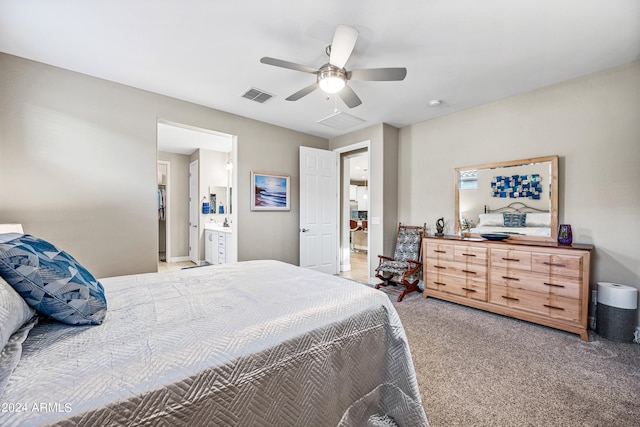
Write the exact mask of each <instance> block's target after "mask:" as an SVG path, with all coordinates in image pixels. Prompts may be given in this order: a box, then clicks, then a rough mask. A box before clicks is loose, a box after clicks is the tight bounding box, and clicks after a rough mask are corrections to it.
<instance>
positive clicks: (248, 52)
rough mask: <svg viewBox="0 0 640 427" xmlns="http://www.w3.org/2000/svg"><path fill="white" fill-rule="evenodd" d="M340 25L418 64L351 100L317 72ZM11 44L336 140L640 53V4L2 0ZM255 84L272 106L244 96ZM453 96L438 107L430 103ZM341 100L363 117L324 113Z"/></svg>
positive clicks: (47, 59) (584, 0) (72, 66)
mask: <svg viewBox="0 0 640 427" xmlns="http://www.w3.org/2000/svg"><path fill="white" fill-rule="evenodd" d="M337 24H346V25H349V26H352V27H354V28H356V29H357V30H358V31H359V38H358V40H357V43H356V46H355V49H354V52H353V54H352V56H351V58H350V59H349V61H348V62H347V65H346V68H347V69H349V70H352V69H358V68H376V67H406V68H407V70H408V72H407V77H406V79H405V80H404V81H402V82H362V81H353V82H350V86H351V87H352V88H353V89H354V90H355V91H356V93H357V94H358V95H359V96H360V98H361V99H362V101H363V104H362V105H360V106H358V107H356V108H353V109H349V108H348V107H346V106H345V105H344V104H343V103H342V101H337V103H336V101H335V99H334V98H333V97H331V98H329V99H327V97H326V96H325V95H323V94H322V93H321V92H320V91H315V92H313V93H311V94H310V95H308V96H306V97H304V98H302V99H301V100H299V101H296V102H290V101H286V100H285V98H286V97H287V96H289V95H291V94H292V93H294V92H296V91H297V90H299V89H301V88H303V87H305V86H307V85H309V84H311V83H313V82H314V79H315V76H314V75H312V74H306V73H302V72H297V71H291V70H287V69H283V68H277V67H273V66H269V65H265V64H261V63H260V62H259V61H260V58H261V57H263V56H271V57H275V58H279V59H284V60H288V61H292V62H297V63H301V64H306V65H309V66H312V67H319V66H321V65H322V64H324V63H325V62H326V60H327V58H326V55H325V47H326V46H327V45H328V44H330V43H331V40H332V38H333V33H334V31H335V27H336V25H337ZM0 51H2V52H6V53H9V54H13V55H17V56H21V57H24V58H28V59H32V60H35V61H40V62H44V63H47V64H51V65H55V66H58V67H62V68H65V69H69V70H73V71H77V72H81V73H85V74H88V75H91V76H96V77H100V78H103V79H107V80H111V81H114V82H118V83H122V84H125V85H129V86H133V87H137V88H141V89H145V90H149V91H152V92H156V93H160V94H164V95H168V96H172V97H175V98H179V99H183V100H186V101H190V102H194V103H196V104H201V105H205V106H208V107H212V108H215V109H219V110H223V111H228V112H231V113H235V114H239V115H242V116H246V117H250V118H253V119H256V120H260V121H264V122H268V123H273V124H276V125H279V126H284V127H287V128H291V129H296V130H299V131H302V132H306V133H309V134H313V135H318V136H321V137H331V136H336V135H339V134H344V133H348V132H351V131H353V130H356V129H359V128H364V127H368V126H371V125H373V124H376V123H381V122H385V123H389V124H391V125H394V126H396V127H404V126H407V125H410V124H413V123H416V122H419V121H423V120H428V119H431V118H434V117H437V116H440V115H444V114H449V113H452V112H455V111H459V110H464V109H468V108H472V107H474V106H478V105H481V104H484V103H487V102H491V101H495V100H498V99H501V98H505V97H508V96H512V95H515V94H519V93H523V92H527V91H530V90H533V89H537V88H540V87H545V86H549V85H552V84H555V83H558V82H561V81H564V80H567V79H571V78H575V77H578V76H582V75H587V74H590V73H593V72H597V71H600V70H604V69H607V68H611V67H615V66H618V65H621V64H625V63H628V62H631V61H634V60H638V59H640V0H613V1H612V0H563V1H560V2H559V1H557V0H526V1H509V0H484V1H478V0H457V1H456V0H449V1H445V0H430V1H425V0H397V1H388V0H359V1H331V0H327V1H324V2H307V1H300V0H271V1H263V0H246V1H235V2H233V1H230V2H220V1H203V0H156V1H141V0H103V1H99V0H93V1H87V0H0ZM250 87H256V88H259V89H262V90H264V91H266V92H269V93H272V94H274V95H276V97H275V98H273V99H272V100H270V101H268V102H267V103H265V104H259V103H255V102H252V101H249V100H246V99H244V98H242V97H241V96H240V95H241V94H242V93H244V92H245V91H246V90H247V89H249V88H250ZM433 99H440V100H442V104H441V106H440V107H437V108H432V107H429V101H431V100H433ZM336 105H337V107H338V110H341V111H345V112H348V113H349V114H351V115H353V116H356V117H358V118H361V119H364V120H365V122H364V123H362V124H360V125H357V126H354V127H351V128H348V129H344V130H335V129H332V128H329V127H326V126H323V125H320V124H317V123H316V122H317V121H318V120H320V119H322V118H325V117H327V116H329V115H331V114H332V113H334V109H335V106H336Z"/></svg>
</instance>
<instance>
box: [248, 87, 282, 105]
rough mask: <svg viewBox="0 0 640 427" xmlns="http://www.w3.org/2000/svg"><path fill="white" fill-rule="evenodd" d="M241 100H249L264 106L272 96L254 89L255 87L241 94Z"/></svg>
mask: <svg viewBox="0 0 640 427" xmlns="http://www.w3.org/2000/svg"><path fill="white" fill-rule="evenodd" d="M242 97H243V98H246V99H249V100H251V101H255V102H259V103H260V104H264V103H265V102H267V101H268V100H270V99H271V98H273V97H274V95H272V94H270V93H268V92H265V91H263V90H260V89H256V88H255V87H252V88H250V89H249V90H247V91H246V92H245V93H243V94H242Z"/></svg>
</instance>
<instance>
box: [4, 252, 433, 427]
mask: <svg viewBox="0 0 640 427" xmlns="http://www.w3.org/2000/svg"><path fill="white" fill-rule="evenodd" d="M101 282H102V284H103V285H104V288H105V292H106V296H107V301H108V304H109V310H108V313H107V317H106V319H105V321H104V323H103V324H102V325H100V326H86V327H78V326H68V325H63V324H60V323H57V322H53V321H44V322H41V323H40V324H39V325H37V326H36V327H35V328H34V329H33V330H32V331H31V333H30V334H29V337H28V338H27V340H26V341H25V343H24V347H23V355H22V359H21V361H20V364H19V365H18V366H17V368H16V369H15V371H14V373H13V375H12V376H11V378H10V380H9V383H8V384H7V387H6V389H5V392H4V394H3V395H2V396H0V402H14V403H19V404H20V405H22V404H24V407H23V408H22V407H21V408H22V409H24V410H16V407H15V406H14V410H13V411H11V412H7V413H3V414H1V417H2V422H1V424H2V425H3V426H31V425H45V424H46V425H48V424H57V425H83V426H104V425H128V426H130V425H159V424H160V425H171V426H177V425H188V426H193V425H215V426H221V425H225V426H236V425H237V426H240V425H267V426H269V425H273V426H275V425H277V426H287V425H291V426H302V425H304V426H323V425H327V426H335V425H365V424H366V422H367V421H366V420H369V419H373V418H371V417H378V418H377V419H379V418H380V417H382V418H384V419H387V420H390V419H393V420H394V422H395V424H397V425H407V426H421V425H427V420H426V416H425V414H424V410H423V408H422V405H421V402H420V395H419V391H418V386H417V382H416V378H415V372H414V368H413V364H412V361H411V356H410V353H409V348H408V344H407V341H406V337H405V333H404V329H403V328H402V325H401V323H400V320H399V318H398V316H397V313H396V311H395V309H394V307H393V305H392V304H391V303H390V302H389V299H388V297H387V296H386V295H385V294H383V293H381V292H379V291H376V290H374V289H371V288H369V287H367V286H365V285H362V284H358V283H355V282H351V281H349V280H346V279H342V278H339V277H336V276H330V275H326V274H322V273H317V272H314V271H311V270H307V269H302V268H299V267H295V266H292V265H289V264H285V263H281V262H276V261H250V262H243V263H235V264H224V265H218V266H211V267H201V268H194V269H189V270H182V271H179V272H173V273H155V274H143V275H134V276H122V277H114V278H108V279H102V280H101ZM34 405H35V406H34ZM43 405H44V406H43ZM35 408H38V409H41V410H36V409H35ZM340 423H343V424H340ZM388 425H394V424H388Z"/></svg>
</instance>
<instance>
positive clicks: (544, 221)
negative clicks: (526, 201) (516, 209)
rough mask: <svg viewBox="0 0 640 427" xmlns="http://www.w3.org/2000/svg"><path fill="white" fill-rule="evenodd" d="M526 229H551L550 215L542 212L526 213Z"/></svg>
mask: <svg viewBox="0 0 640 427" xmlns="http://www.w3.org/2000/svg"><path fill="white" fill-rule="evenodd" d="M525 226H526V227H551V214H549V213H547V212H544V213H538V212H533V213H531V212H527V218H526V220H525Z"/></svg>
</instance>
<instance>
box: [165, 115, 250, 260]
mask: <svg viewBox="0 0 640 427" xmlns="http://www.w3.org/2000/svg"><path fill="white" fill-rule="evenodd" d="M157 130H158V133H157V142H158V221H159V227H158V270H159V271H167V270H172V269H180V268H183V267H185V266H192V265H201V264H204V263H205V262H206V261H205V253H206V251H205V249H206V246H205V245H206V242H205V229H207V230H209V229H211V228H212V226H219V228H221V229H222V227H223V226H225V227H226V228H224V230H223V231H224V232H225V233H229V234H234V236H233V237H236V236H235V235H237V233H235V231H236V229H237V222H236V221H235V219H236V215H235V212H233V209H232V201H233V199H235V196H236V195H235V194H234V193H235V192H233V191H232V188H233V186H234V181H235V176H236V174H233V173H232V166H233V162H234V161H235V160H236V159H237V142H236V137H235V136H233V135H228V134H224V133H220V132H216V131H212V130H208V129H201V128H195V127H193V126H187V125H183V124H178V123H173V122H168V121H162V120H160V121H158V124H157ZM194 164H195V165H196V166H195V167H196V168H197V171H195V174H194V170H193V168H194V166H193V165H194ZM163 176H164V180H163V179H162V177H163ZM192 178H194V179H192ZM192 187H193V188H192ZM222 189H224V190H222ZM222 194H224V195H225V196H227V198H225V199H224V205H223V204H222V203H221V201H222V200H223V198H222ZM232 195H233V197H232ZM204 202H206V204H205V203H204ZM212 203H215V205H212ZM205 206H206V207H208V209H207V210H206V211H205V209H204V208H205ZM213 206H215V210H214V209H213ZM230 224H233V228H231V227H228V225H230ZM232 240H233V242H231V243H230V244H229V251H228V253H229V255H228V258H229V260H236V259H237V244H233V243H234V242H235V239H232ZM163 249H164V250H163ZM194 256H195V259H193V260H192V259H191V258H193V257H194Z"/></svg>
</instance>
